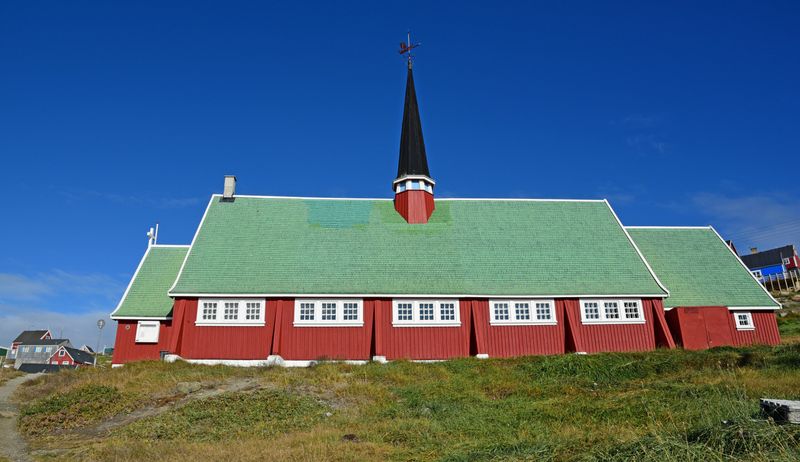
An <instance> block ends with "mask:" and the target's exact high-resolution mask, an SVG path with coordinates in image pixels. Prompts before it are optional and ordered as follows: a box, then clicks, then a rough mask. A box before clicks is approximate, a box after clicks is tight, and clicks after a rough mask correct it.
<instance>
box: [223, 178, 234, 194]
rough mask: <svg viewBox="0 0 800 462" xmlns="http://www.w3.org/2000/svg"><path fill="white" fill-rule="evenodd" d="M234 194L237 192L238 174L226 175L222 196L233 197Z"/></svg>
mask: <svg viewBox="0 0 800 462" xmlns="http://www.w3.org/2000/svg"><path fill="white" fill-rule="evenodd" d="M234 194H236V176H235V175H225V186H224V187H223V189H222V198H223V199H233V196H234Z"/></svg>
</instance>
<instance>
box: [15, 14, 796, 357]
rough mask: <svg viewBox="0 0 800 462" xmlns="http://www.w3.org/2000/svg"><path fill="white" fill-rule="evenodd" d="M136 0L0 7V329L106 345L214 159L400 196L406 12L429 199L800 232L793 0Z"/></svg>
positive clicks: (249, 174) (206, 184)
mask: <svg viewBox="0 0 800 462" xmlns="http://www.w3.org/2000/svg"><path fill="white" fill-rule="evenodd" d="M136 3H137V4H136V5H134V4H132V2H92V3H89V2H35V3H34V2H14V3H9V2H5V3H4V4H3V5H2V6H0V155H1V156H2V171H3V172H4V175H3V179H2V182H0V193H2V195H3V197H5V200H3V201H2V203H0V216H2V217H3V219H2V224H3V225H2V226H0V242H2V243H3V244H2V251H0V325H1V326H5V327H0V344H7V343H8V342H9V340H10V338H8V337H11V336H13V332H12V331H14V330H17V329H19V328H21V327H35V326H38V325H43V324H46V325H49V326H50V327H53V328H54V329H55V330H56V331H57V332H56V333H58V331H59V330H60V329H63V330H64V335H71V336H73V340H74V342H76V343H81V342H84V341H91V342H92V343H94V341H95V340H93V339H92V337H93V335H94V332H93V329H94V328H93V327H92V326H93V322H94V320H95V319H97V317H99V316H105V315H107V314H108V313H109V312H110V311H111V310H112V309H113V308H114V306H115V304H116V302H117V300H118V298H119V297H120V295H121V293H122V291H123V290H124V286H125V285H126V284H127V282H128V279H129V278H130V276H131V274H132V272H133V270H134V269H135V266H136V264H137V262H138V260H139V258H140V257H141V255H142V253H143V251H144V249H145V244H146V240H145V232H146V231H147V228H148V227H149V226H151V225H152V224H154V223H155V222H159V223H160V224H161V236H160V237H161V239H160V240H161V242H163V243H188V242H189V241H190V240H191V237H192V235H193V233H194V230H195V228H196V226H197V224H198V222H199V219H200V217H201V215H202V212H203V209H204V207H205V203H206V202H207V200H208V196H209V195H210V194H211V193H214V192H221V189H222V176H223V175H224V174H227V173H234V174H236V175H238V177H239V192H240V193H243V194H264V195H303V196H348V197H390V194H391V190H390V183H391V180H392V179H393V177H394V174H395V173H396V162H397V153H398V140H399V133H400V120H401V112H402V103H403V101H402V98H403V91H404V84H405V67H404V63H403V60H402V58H401V57H400V56H399V55H398V54H397V52H396V49H397V46H398V43H399V42H400V41H401V40H403V39H404V37H405V32H406V30H407V29H408V28H411V29H412V31H413V33H414V34H415V37H416V39H417V40H419V41H421V42H422V43H423V46H422V47H421V48H420V49H419V52H418V54H417V56H418V58H417V63H416V66H415V79H416V83H417V92H418V95H419V99H420V101H419V103H420V108H421V114H422V122H423V129H424V133H425V141H426V145H427V150H428V156H429V161H430V168H431V174H432V176H433V177H434V178H435V179H436V180H437V195H438V196H440V197H441V196H450V197H453V196H460V197H557V198H560V197H564V198H602V197H605V198H608V199H609V200H610V201H611V203H612V205H613V206H614V207H615V208H616V210H617V212H618V213H619V215H620V217H621V219H622V220H623V222H624V223H625V224H630V225H645V224H651V225H705V224H713V225H715V226H716V227H717V228H718V229H719V230H720V232H722V233H723V235H724V236H725V237H732V238H734V239H735V242H736V244H737V245H738V246H739V249H740V251H742V250H746V248H748V247H749V246H751V245H757V246H759V247H768V246H772V245H780V244H784V243H787V242H798V241H800V239H798V238H799V237H800V205H798V197H800V190H799V189H798V187H797V166H798V161H797V159H798V154H800V152H799V151H800V149H798V148H799V147H800V139H799V138H798V128H800V84H798V82H800V32H798V31H799V30H800V27H798V24H799V23H800V4H798V3H797V2H791V1H787V2H763V1H752V2H730V1H719V2H640V1H631V2H602V3H603V4H602V5H600V3H601V2H594V1H586V2H520V3H506V2H503V4H502V5H497V3H498V2H485V1H484V2H476V3H475V4H471V5H469V4H461V5H458V6H456V5H455V4H454V3H452V2H436V3H434V2H420V3H416V2H391V3H389V2H365V3H361V4H355V3H353V4H350V5H348V6H342V5H334V4H333V2H320V3H319V4H310V3H309V4H304V5H294V2H272V3H273V4H272V5H269V6H267V5H266V4H263V3H264V2H247V3H238V2H229V1H228V2H215V3H210V2H198V1H192V2H184V3H180V2H147V4H139V3H145V2H136ZM166 3H169V5H166ZM378 3H380V5H379V4H378ZM699 3H702V5H700V4H699ZM87 326H88V327H87ZM111 333H113V329H109V331H108V332H106V335H105V339H104V343H109V344H110V343H111V342H112V339H111Z"/></svg>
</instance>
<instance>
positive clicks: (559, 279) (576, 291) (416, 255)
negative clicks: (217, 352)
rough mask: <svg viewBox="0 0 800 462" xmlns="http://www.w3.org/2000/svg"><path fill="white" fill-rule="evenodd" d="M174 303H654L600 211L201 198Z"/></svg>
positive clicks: (559, 205) (515, 203) (630, 251)
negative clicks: (529, 299) (615, 299)
mask: <svg viewBox="0 0 800 462" xmlns="http://www.w3.org/2000/svg"><path fill="white" fill-rule="evenodd" d="M171 293H172V294H183V295H188V294H197V295H201V294H271V295H278V294H285V295H290V294H309V295H311V294H314V295H318V294H331V295H335V294H352V295H400V294H409V295H411V294H414V295H656V296H660V295H664V294H665V292H664V290H663V289H662V288H661V287H660V286H659V285H658V283H657V282H656V280H655V278H654V277H653V276H652V274H651V273H650V272H649V270H648V269H647V267H646V264H645V263H644V261H643V260H642V258H640V256H639V255H638V253H637V252H636V249H635V248H634V246H633V245H632V243H631V242H630V240H629V239H628V237H627V235H626V234H625V231H624V230H623V228H622V227H621V226H620V225H619V222H618V221H617V220H616V217H615V216H614V214H613V212H612V211H611V209H610V207H609V206H608V204H607V203H606V202H604V201H525V200H446V199H438V200H437V201H436V210H435V212H434V213H433V216H432V217H431V219H430V221H429V222H428V223H427V224H424V225H409V224H408V223H406V222H405V221H404V220H403V218H402V217H401V216H400V215H399V214H398V213H397V212H396V211H395V210H394V206H393V204H392V201H390V200H354V199H302V198H268V197H237V198H236V199H235V200H234V201H231V202H226V201H223V200H222V199H221V197H219V196H214V197H212V199H211V203H210V205H209V208H208V211H207V213H206V216H205V218H204V220H203V222H202V223H201V226H200V229H199V230H198V234H197V236H196V239H195V241H194V243H193V245H192V249H191V251H190V252H189V257H188V258H187V260H186V263H185V266H184V268H183V270H182V272H181V274H180V276H179V278H178V281H177V282H176V285H175V287H174V288H173V289H172V291H171Z"/></svg>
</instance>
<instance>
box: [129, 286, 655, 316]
mask: <svg viewBox="0 0 800 462" xmlns="http://www.w3.org/2000/svg"><path fill="white" fill-rule="evenodd" d="M169 295H170V296H171V297H175V298H178V297H181V298H194V297H225V298H227V297H229V298H234V297H240V298H246V297H251V298H252V297H267V298H281V297H297V298H361V299H376V298H408V299H412V298H413V299H426V298H429V299H437V298H491V299H495V298H498V299H501V298H502V299H517V298H582V297H583V298H667V295H666V294H516V295H497V294H364V293H361V294H298V293H275V294H269V293H258V294H241V293H230V294H225V293H192V292H187V293H171V292H170V294H169ZM136 319H141V318H136Z"/></svg>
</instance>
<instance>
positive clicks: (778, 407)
mask: <svg viewBox="0 0 800 462" xmlns="http://www.w3.org/2000/svg"><path fill="white" fill-rule="evenodd" d="M761 411H762V412H763V413H764V414H765V415H767V416H769V417H772V418H773V419H774V420H775V422H778V423H785V422H788V423H793V424H800V401H790V400H786V399H768V398H761Z"/></svg>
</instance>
